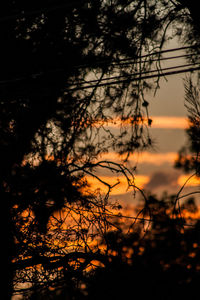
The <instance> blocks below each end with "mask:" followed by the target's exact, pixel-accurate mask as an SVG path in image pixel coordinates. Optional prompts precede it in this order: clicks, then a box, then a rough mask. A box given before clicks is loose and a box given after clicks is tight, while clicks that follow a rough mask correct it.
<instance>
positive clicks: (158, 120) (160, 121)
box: [94, 116, 188, 129]
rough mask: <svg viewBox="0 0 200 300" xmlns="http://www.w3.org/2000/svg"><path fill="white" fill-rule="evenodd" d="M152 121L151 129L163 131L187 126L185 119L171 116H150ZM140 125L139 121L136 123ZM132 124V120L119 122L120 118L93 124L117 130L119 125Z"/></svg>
mask: <svg viewBox="0 0 200 300" xmlns="http://www.w3.org/2000/svg"><path fill="white" fill-rule="evenodd" d="M151 119H152V120H153V122H152V125H151V128H165V129H185V128H187V126H188V121H187V119H186V118H185V117H173V116H152V117H151ZM137 122H138V123H141V120H138V121H137ZM131 123H132V119H131V118H130V119H127V120H121V119H120V118H115V119H112V120H109V121H107V122H105V121H103V120H100V121H98V122H95V123H94V124H95V126H99V127H100V126H102V125H104V126H108V127H114V128H119V127H120V126H121V125H125V126H127V125H130V124H131ZM144 124H146V125H147V124H148V120H147V119H146V120H144Z"/></svg>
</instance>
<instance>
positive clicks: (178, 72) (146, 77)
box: [68, 66, 200, 92]
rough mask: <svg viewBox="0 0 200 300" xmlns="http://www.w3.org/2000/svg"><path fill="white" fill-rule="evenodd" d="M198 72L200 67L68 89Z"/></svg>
mask: <svg viewBox="0 0 200 300" xmlns="http://www.w3.org/2000/svg"><path fill="white" fill-rule="evenodd" d="M174 68H175V67H174ZM197 70H200V66H199V67H196V68H187V69H183V70H178V71H170V72H165V73H158V74H155V75H146V76H140V77H134V78H126V79H122V80H117V81H112V82H106V83H100V84H98V85H88V86H83V87H75V88H71V89H68V91H70V92H71V91H77V90H83V89H89V88H95V87H102V86H107V85H115V84H120V83H130V82H134V81H138V80H144V79H152V78H155V77H165V76H169V75H176V74H181V73H187V72H193V71H197ZM161 71H162V70H161Z"/></svg>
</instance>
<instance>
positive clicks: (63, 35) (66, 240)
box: [0, 0, 197, 297]
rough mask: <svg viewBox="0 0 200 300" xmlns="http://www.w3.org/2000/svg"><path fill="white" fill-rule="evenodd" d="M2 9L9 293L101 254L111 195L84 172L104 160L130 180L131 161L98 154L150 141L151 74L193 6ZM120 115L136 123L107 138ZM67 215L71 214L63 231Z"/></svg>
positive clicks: (13, 4)
mask: <svg viewBox="0 0 200 300" xmlns="http://www.w3.org/2000/svg"><path fill="white" fill-rule="evenodd" d="M176 3H177V2H176ZM0 8H1V9H0V23H1V25H0V33H1V37H2V41H3V42H2V45H1V48H0V58H1V71H0V86H1V89H0V142H1V147H0V165H1V168H0V185H1V186H0V193H1V199H2V203H3V209H2V210H3V211H4V210H5V211H7V212H8V254H9V257H8V258H9V267H8V274H9V278H8V286H9V293H8V294H9V297H11V294H12V292H13V284H15V286H16V285H17V286H18V288H19V289H26V288H29V287H30V288H35V289H36V288H37V289H38V288H39V286H40V285H42V284H45V285H46V286H48V287H49V286H51V284H52V283H54V281H55V282H57V281H59V280H60V281H61V279H62V278H65V276H67V278H68V280H69V281H70V282H71V279H72V278H74V276H75V275H74V271H75V270H77V272H76V274H82V272H83V270H82V268H83V269H84V270H85V269H86V267H87V266H88V265H89V264H90V262H91V261H92V260H94V259H95V258H96V256H97V255H98V253H96V252H95V250H96V251H97V248H98V247H97V248H95V250H91V249H88V247H89V242H91V241H92V240H93V239H94V237H95V239H97V235H99V234H101V235H103V236H105V232H104V231H105V230H106V228H107V220H106V218H105V214H104V211H105V209H106V203H107V196H106V197H105V198H104V200H103V199H102V198H101V197H100V196H98V195H97V194H91V193H90V192H89V189H88V188H86V187H87V183H86V180H85V179H84V176H85V175H93V176H95V177H97V175H96V174H95V170H96V169H97V168H103V169H105V168H107V169H110V170H111V171H113V172H116V173H119V172H121V173H123V174H124V175H125V176H126V177H128V176H129V175H131V174H130V173H129V171H128V170H127V169H126V168H125V167H124V166H122V165H119V164H118V165H116V164H114V163H112V162H110V163H109V162H97V161H96V158H97V156H98V154H99V153H100V152H102V151H105V150H106V149H108V148H109V147H113V148H114V149H115V150H117V151H118V152H120V153H123V152H127V153H130V152H131V151H135V150H137V149H143V148H145V147H147V146H148V145H149V144H151V140H150V137H149V134H148V131H146V130H145V129H146V127H147V126H148V125H150V124H151V119H150V118H149V116H148V110H147V108H148V101H147V100H145V98H144V92H145V91H146V90H149V89H150V88H151V85H150V83H149V82H147V80H146V79H148V78H149V77H151V76H152V74H151V73H149V72H150V69H151V68H152V67H153V66H154V67H155V68H156V70H160V67H159V64H158V63H159V59H160V58H161V52H160V50H162V47H163V45H164V43H165V41H166V40H167V36H166V31H167V28H168V26H169V24H172V23H173V22H176V21H177V20H179V21H180V22H185V18H182V17H183V16H185V7H183V6H177V5H174V3H173V1H165V0H162V1H160V2H159V3H157V1H145V0H142V1H138V0H137V1H136V0H135V1H123V0H116V1H114V3H113V1H103V0H95V1H94V0H92V1H87V2H85V1H82V0H77V1H71V2H68V1H64V0H60V1H54V0H46V1H43V2H42V3H41V2H39V1H28V2H27V1H13V0H8V1H4V2H2V3H1V4H0ZM183 12H184V14H183ZM187 16H189V17H188V18H189V19H190V18H192V14H191V16H190V14H187ZM174 24H176V23H174ZM187 24H189V21H188V22H187ZM191 49H193V48H191ZM195 49H197V45H195ZM191 51H193V50H191ZM193 53H194V51H193ZM152 54H153V57H154V59H149V57H151V55H152ZM192 57H193V54H192ZM159 74H160V73H159V72H157V73H156V76H155V77H156V78H158V77H159ZM146 77H147V78H146ZM152 84H153V87H154V88H156V87H157V84H158V82H156V84H155V83H154V82H152ZM153 87H152V88H153ZM145 116H146V118H147V119H148V122H147V124H146V123H145ZM117 117H120V119H122V120H127V119H129V120H131V125H132V126H130V130H125V129H124V128H123V127H122V130H121V132H120V135H115V134H114V133H113V132H111V131H109V130H107V129H105V130H104V132H105V137H104V138H103V137H102V139H101V140H99V139H98V137H99V136H100V135H99V132H100V130H101V129H102V127H103V125H99V123H98V122H100V121H101V122H102V121H103V122H106V121H109V120H110V119H115V118H117ZM128 183H129V184H130V181H129V180H128ZM104 184H105V185H106V186H107V187H108V192H109V191H110V189H111V188H112V187H111V186H110V185H109V184H108V183H106V182H104ZM4 205H6V209H5V207H4ZM62 209H63V210H65V213H66V214H65V218H64V219H63V218H62ZM83 209H85V211H89V212H90V214H89V216H87V214H86V215H84V214H83V213H82V211H83ZM94 209H95V210H97V211H98V217H97V214H95V213H93V210H94ZM59 214H60V215H59ZM74 214H75V215H76V217H75V216H74ZM59 216H60V217H59ZM67 217H69V218H68V219H69V220H72V219H73V222H72V223H71V224H70V226H69V227H67V229H66V227H65V226H66V225H65V220H66V218H67ZM53 220H54V222H55V223H52V222H53ZM83 220H85V223H84V222H83ZM90 223H91V224H92V226H93V227H95V229H94V228H93V227H91V225H90ZM50 225H51V230H49V226H50ZM53 226H55V228H54V227H53ZM54 229H55V230H54ZM89 229H90V230H89ZM63 230H64V234H63ZM61 233H62V234H61ZM60 240H61V241H62V243H63V244H62V243H60ZM58 241H59V242H58ZM77 241H80V245H79V243H77ZM69 245H74V248H70V247H69V251H67V250H66V249H68V248H67V247H68V246H69ZM83 245H84V247H85V249H84V251H83V248H84V247H83ZM78 250H81V251H78ZM89 250H90V251H89ZM78 259H82V260H84V261H86V262H85V264H83V265H82V264H81V270H80V269H79V267H77V269H76V268H75V267H74V266H73V263H77V264H78ZM72 261H73V263H72ZM82 266H84V267H82ZM70 270H71V271H70ZM79 271H80V272H79ZM70 272H71V273H70ZM56 276H57V277H56ZM76 276H77V275H76ZM76 276H75V277H76ZM54 279H55V280H54ZM57 279H59V280H57ZM20 284H21V287H20ZM26 284H30V286H28V287H27V286H26ZM55 285H56V283H55ZM68 286H71V284H70V283H69V285H68Z"/></svg>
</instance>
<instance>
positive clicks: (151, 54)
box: [75, 45, 200, 68]
mask: <svg viewBox="0 0 200 300" xmlns="http://www.w3.org/2000/svg"><path fill="white" fill-rule="evenodd" d="M198 47H200V45H193V46H184V47H177V48H171V49H166V50H160V51H155V52H151V53H148V54H143V55H139V56H138V55H136V56H134V57H128V58H122V59H112V60H110V59H106V60H99V61H96V62H94V63H86V64H82V65H76V66H75V68H85V67H88V66H91V65H92V66H93V65H95V66H98V65H100V64H104V63H109V64H113V63H116V64H118V63H121V62H126V61H130V60H133V61H134V60H138V59H139V60H140V59H141V58H147V57H150V56H155V55H159V56H160V55H162V54H166V53H170V52H177V51H182V50H189V49H196V48H198ZM195 54H196V53H194V54H193V55H195Z"/></svg>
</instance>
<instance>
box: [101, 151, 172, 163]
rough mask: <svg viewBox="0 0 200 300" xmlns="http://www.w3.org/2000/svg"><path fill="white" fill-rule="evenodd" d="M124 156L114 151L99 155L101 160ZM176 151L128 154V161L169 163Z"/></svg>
mask: <svg viewBox="0 0 200 300" xmlns="http://www.w3.org/2000/svg"><path fill="white" fill-rule="evenodd" d="M125 158H126V155H120V156H119V155H118V154H117V153H116V152H109V153H104V154H102V155H101V157H100V159H101V160H114V161H119V160H123V159H125ZM176 158H177V153H176V152H167V153H150V152H147V151H145V152H141V153H139V154H137V153H135V154H130V156H129V161H130V162H133V163H137V162H139V163H150V164H154V165H158V166H159V165H162V164H163V163H171V164H173V162H174V161H175V160H176Z"/></svg>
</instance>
